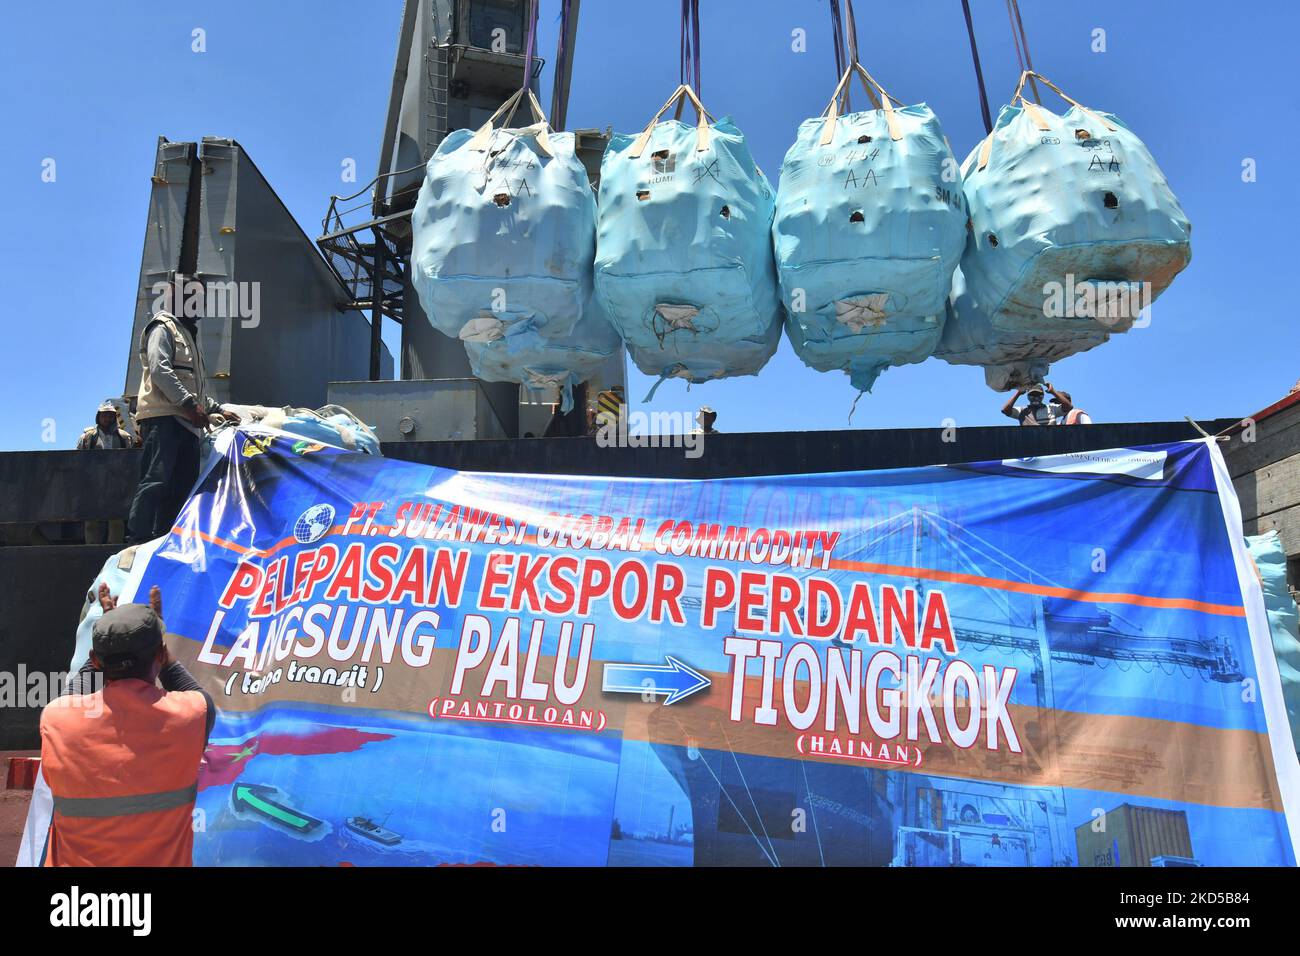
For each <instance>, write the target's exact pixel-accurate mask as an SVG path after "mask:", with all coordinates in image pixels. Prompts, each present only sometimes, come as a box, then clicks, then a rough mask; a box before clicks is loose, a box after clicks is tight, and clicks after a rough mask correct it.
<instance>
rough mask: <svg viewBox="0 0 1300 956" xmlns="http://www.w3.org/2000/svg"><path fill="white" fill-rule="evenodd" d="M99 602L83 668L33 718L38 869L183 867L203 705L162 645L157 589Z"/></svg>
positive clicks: (208, 706)
mask: <svg viewBox="0 0 1300 956" xmlns="http://www.w3.org/2000/svg"><path fill="white" fill-rule="evenodd" d="M99 600H100V604H101V606H102V607H103V608H104V616H103V617H101V618H100V619H99V620H98V621H96V622H95V627H94V631H93V636H92V639H91V648H92V649H91V653H90V660H89V661H88V662H87V663H86V665H85V666H84V667H82V669H81V670H80V671H79V672H78V673H77V674H76V675H74V677H73V678H72V679H71V680H70V681H69V682H68V686H67V688H66V689H65V690H64V692H63V694H62V695H61V696H60V697H58V698H57V699H56V700H54V701H53V702H51V703H50V704H49V706H47V707H46V708H45V710H44V711H43V712H42V714H41V769H42V772H43V773H44V776H45V781H46V783H48V784H49V787H50V790H51V792H52V793H53V796H54V816H53V822H52V823H51V826H50V834H49V840H48V843H47V846H46V855H45V865H46V866H191V865H192V856H193V849H194V829H193V823H192V819H193V812H194V799H195V796H196V794H197V792H198V775H199V763H200V761H201V760H202V758H203V751H204V750H205V749H206V747H207V741H208V735H209V734H210V733H211V732H212V723H213V720H214V719H215V715H216V711H215V709H214V707H213V703H212V698H211V697H210V696H209V695H208V693H207V692H206V691H204V690H202V689H200V688H199V685H198V682H197V681H195V680H194V678H193V677H192V676H191V675H190V673H189V672H188V671H187V670H186V669H185V667H184V666H183V665H182V664H180V663H179V662H178V661H175V660H172V658H171V654H170V652H169V651H168V650H167V647H166V645H165V644H164V643H163V620H162V596H161V594H160V593H159V591H158V588H157V587H155V588H153V589H152V590H151V591H150V594H149V604H148V605H144V604H123V605H122V606H120V607H118V606H117V602H116V600H115V599H114V598H113V597H112V596H111V595H110V594H109V592H108V587H107V586H106V585H101V586H100V589H99ZM158 684H161V685H162V686H161V687H159V686H158Z"/></svg>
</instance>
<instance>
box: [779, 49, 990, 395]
mask: <svg viewBox="0 0 1300 956" xmlns="http://www.w3.org/2000/svg"><path fill="white" fill-rule="evenodd" d="M855 72H856V73H858V74H860V76H861V78H862V81H863V85H864V86H866V89H867V93H868V95H869V96H870V97H871V100H872V102H873V103H874V104H875V105H876V109H875V110H871V111H862V112H857V113H849V114H846V115H844V116H840V115H838V114H839V102H840V97H841V95H842V94H844V93H845V92H847V88H848V86H849V83H850V81H851V78H852V77H853V75H854V73H855ZM877 91H879V94H880V95H879V96H877V95H876V93H877ZM890 99H891V98H890V96H889V94H888V93H886V92H885V91H884V89H883V88H881V86H880V84H879V83H877V82H876V81H875V80H874V79H873V78H872V77H871V74H869V73H868V72H867V71H866V70H865V69H863V68H862V66H861V65H860V64H856V63H855V64H854V65H853V66H852V67H850V68H849V70H848V71H846V72H845V74H844V77H843V78H842V79H841V80H840V83H839V86H837V87H836V89H835V94H834V96H833V97H832V98H831V103H830V105H829V106H828V107H827V108H826V110H825V112H824V113H823V114H822V115H821V116H819V117H814V118H812V119H808V120H805V121H804V122H803V123H802V125H800V127H799V135H798V137H797V138H796V140H795V143H794V145H793V146H791V147H790V151H789V152H788V153H786V157H785V163H784V164H783V165H782V167H781V179H780V182H779V184H778V187H777V194H776V217H775V222H774V225H773V230H772V232H773V239H774V242H775V246H776V264H777V272H778V276H779V278H780V288H781V300H782V302H783V304H784V305H785V309H786V332H787V334H788V335H789V337H790V342H791V344H792V345H793V346H794V349H795V352H797V353H798V355H799V357H800V358H801V359H802V360H803V361H804V363H805V364H807V365H809V366H811V367H812V368H815V369H817V370H818V371H821V372H829V371H835V370H843V371H845V372H847V373H848V375H849V378H850V380H851V381H852V383H853V386H854V388H857V389H858V390H859V391H870V390H871V386H872V384H873V383H874V382H875V380H876V376H878V375H879V374H880V372H881V371H883V370H884V369H886V368H888V367H889V366H891V365H906V364H910V363H913V362H922V361H924V360H925V359H926V358H928V357H929V356H930V354H931V352H933V351H934V347H935V345H936V344H937V343H938V341H939V334H940V330H941V329H942V327H943V320H944V311H945V303H946V301H947V298H948V289H949V286H950V284H951V280H952V273H953V270H954V269H955V268H956V266H957V262H958V260H959V259H960V258H961V253H962V249H963V248H964V246H965V244H966V205H965V200H964V198H963V196H962V190H961V182H960V178H959V176H958V175H957V161H956V160H955V159H954V158H953V155H952V150H951V149H950V148H949V146H948V141H947V139H946V138H945V137H944V135H943V130H942V128H941V127H940V125H939V120H938V119H937V118H936V117H935V115H934V113H932V112H931V111H930V108H929V107H928V106H926V105H925V104H924V103H921V104H918V105H916V106H908V107H905V108H898V109H895V108H894V106H893V105H892V104H891V102H890ZM894 102H897V101H894ZM899 105H900V107H901V104H899Z"/></svg>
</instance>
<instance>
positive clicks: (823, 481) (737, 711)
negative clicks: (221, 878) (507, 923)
mask: <svg viewBox="0 0 1300 956" xmlns="http://www.w3.org/2000/svg"><path fill="white" fill-rule="evenodd" d="M218 451H219V452H220V457H219V458H218V460H217V461H216V464H215V466H214V467H213V468H212V469H211V470H210V471H209V472H208V474H207V477H206V478H205V479H204V480H203V481H202V482H201V483H200V485H199V487H198V489H197V490H196V492H195V494H194V495H193V496H192V498H191V499H190V501H189V503H188V505H187V506H186V508H185V510H184V511H183V513H182V515H181V517H180V519H179V520H178V526H177V528H176V529H175V530H174V531H173V533H172V534H171V536H169V537H168V538H167V539H165V541H163V542H162V544H161V545H160V546H159V547H157V549H156V550H154V551H153V553H152V556H150V557H148V558H147V560H138V561H137V562H136V566H135V570H134V571H133V572H132V574H131V576H130V577H131V580H130V581H128V582H127V583H126V585H125V586H124V588H123V590H124V591H127V592H130V593H126V594H125V595H124V598H123V599H124V600H130V599H131V597H132V593H138V594H145V593H147V590H148V588H149V587H150V586H151V585H154V584H157V585H159V586H160V587H161V588H162V593H163V600H164V611H165V616H166V624H167V629H168V631H169V632H171V633H172V635H173V636H171V637H169V643H170V645H171V647H172V650H173V653H174V654H175V655H176V656H177V657H178V658H179V659H180V660H182V661H183V662H184V663H185V664H186V666H187V667H189V668H190V669H191V670H192V672H193V673H194V674H195V676H196V677H197V678H198V679H199V680H200V682H201V683H202V684H203V686H204V687H205V688H206V689H207V690H208V691H209V692H210V693H211V694H212V696H213V698H214V699H215V700H216V701H217V704H218V707H219V709H220V714H219V717H218V719H217V722H216V727H215V728H214V731H213V735H212V739H211V743H210V745H209V747H208V750H207V755H206V758H205V761H204V765H203V768H202V772H201V775H200V777H199V788H200V791H199V797H198V803H197V809H196V827H197V828H198V833H197V835H196V839H195V862H196V863H197V864H200V865H217V864H236V865H237V864H286V865H287V864H297V865H336V864H350V865H424V864H483V863H488V864H502V865H537V864H541V865H546V864H575V865H648V864H655V865H682V866H690V865H771V866H778V865H780V866H788V865H835V864H874V865H895V866H925V865H964V866H1008V865H1010V866H1148V865H1166V866H1174V865H1258V864H1264V865H1294V863H1295V861H1296V825H1297V822H1300V816H1297V814H1300V803H1298V802H1297V792H1298V791H1297V783H1298V780H1297V776H1298V772H1297V766H1296V758H1295V753H1294V747H1293V744H1292V740H1291V734H1290V731H1289V729H1288V726H1287V721H1286V716H1285V712H1284V710H1283V707H1282V699H1281V690H1280V685H1279V678H1278V673H1277V667H1276V663H1275V661H1274V658H1273V655H1272V652H1271V648H1270V642H1269V634H1268V625H1267V620H1266V618H1265V612H1264V607H1263V603H1262V598H1261V593H1260V587H1259V582H1258V578H1257V576H1256V574H1255V571H1254V569H1253V567H1252V565H1251V564H1250V559H1249V557H1248V555H1247V552H1246V549H1245V545H1244V543H1243V540H1242V537H1241V520H1240V514H1239V512H1238V507H1237V501H1236V498H1235V496H1234V494H1233V491H1232V486H1231V484H1230V482H1229V480H1228V477H1227V472H1226V469H1225V468H1224V466H1223V462H1222V458H1221V456H1220V454H1219V452H1218V450H1217V448H1216V447H1215V446H1214V444H1213V443H1212V442H1199V441H1198V442H1187V443H1179V444H1171V445H1159V446H1148V447H1143V448H1126V449H1116V450H1111V451H1099V452H1086V453H1079V454H1074V455H1066V456H1058V457H1052V458H1031V459H1023V460H1022V459H1013V460H1007V461H1002V462H983V463H977V464H967V465H954V466H947V467H930V468H912V469H904V470H895V471H874V472H858V473H850V474H814V475H800V476H791V477H767V478H743V479H727V480H713V481H665V480H640V479H610V478H570V477H553V476H540V475H491V474H470V473H459V472H454V471H448V470H445V469H440V468H435V467H429V466H423V465H415V464H409V463H405V462H399V461H392V460H385V459H381V458H375V457H368V456H364V455H358V454H349V453H345V452H343V451H340V450H336V449H333V448H330V447H327V446H320V445H309V444H307V443H304V442H297V443H296V444H295V442H294V441H293V440H292V438H289V437H285V436H281V435H276V434H270V433H258V432H254V431H250V430H241V431H238V432H233V431H232V432H229V433H228V434H227V435H225V436H223V439H222V441H220V442H219V444H218Z"/></svg>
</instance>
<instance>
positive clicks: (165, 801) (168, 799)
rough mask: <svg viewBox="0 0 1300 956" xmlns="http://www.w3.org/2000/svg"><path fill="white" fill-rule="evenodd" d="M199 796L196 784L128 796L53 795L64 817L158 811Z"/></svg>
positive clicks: (56, 807) (121, 814) (181, 805)
mask: <svg viewBox="0 0 1300 956" xmlns="http://www.w3.org/2000/svg"><path fill="white" fill-rule="evenodd" d="M198 795H199V785H198V783H197V782H196V783H194V784H193V785H192V786H189V787H182V788H181V789H179V790H166V791H163V792H162V793H141V794H135V795H133V796H129V797H60V796H55V798H54V812H55V813H60V814H62V815H63V816H65V817H125V816H130V815H132V814H136V813H157V812H158V811H159V810H172V809H175V808H176V807H183V806H185V805H186V804H187V803H193V802H194V800H195V799H196V798H197V797H198Z"/></svg>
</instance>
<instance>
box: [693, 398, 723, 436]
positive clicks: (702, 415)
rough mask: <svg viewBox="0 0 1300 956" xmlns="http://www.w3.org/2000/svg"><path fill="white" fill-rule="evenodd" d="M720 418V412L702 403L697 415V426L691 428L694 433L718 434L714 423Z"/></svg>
mask: <svg viewBox="0 0 1300 956" xmlns="http://www.w3.org/2000/svg"><path fill="white" fill-rule="evenodd" d="M717 420H718V413H717V412H715V411H714V410H713V409H711V408H710V407H709V406H708V405H701V406H700V410H699V412H697V413H696V415H695V427H694V428H692V429H691V434H692V435H716V434H718V430H717V429H716V428H714V427H713V423H714V422H716V421H717Z"/></svg>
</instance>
